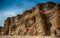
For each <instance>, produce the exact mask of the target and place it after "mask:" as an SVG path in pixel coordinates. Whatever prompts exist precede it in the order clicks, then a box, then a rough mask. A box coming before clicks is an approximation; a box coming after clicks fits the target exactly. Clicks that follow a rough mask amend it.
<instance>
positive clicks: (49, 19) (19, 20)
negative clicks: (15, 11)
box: [0, 2, 60, 36]
mask: <svg viewBox="0 0 60 38" xmlns="http://www.w3.org/2000/svg"><path fill="white" fill-rule="evenodd" d="M2 28H3V30H1V29H0V35H10V36H23V35H24V36H60V4H58V5H57V4H55V3H53V2H47V3H42V4H37V5H36V7H33V8H32V9H31V10H26V11H24V13H23V14H21V15H20V14H19V15H17V16H15V17H9V18H7V20H5V23H4V27H2Z"/></svg>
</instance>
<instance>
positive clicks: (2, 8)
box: [0, 0, 60, 26]
mask: <svg viewBox="0 0 60 38" xmlns="http://www.w3.org/2000/svg"><path fill="white" fill-rule="evenodd" d="M48 1H52V2H54V3H56V4H59V3H60V0H0V26H3V24H4V20H6V19H7V18H8V17H12V16H16V15H17V14H22V13H23V11H25V10H28V9H31V8H32V7H34V6H35V5H36V4H37V3H44V2H48Z"/></svg>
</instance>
